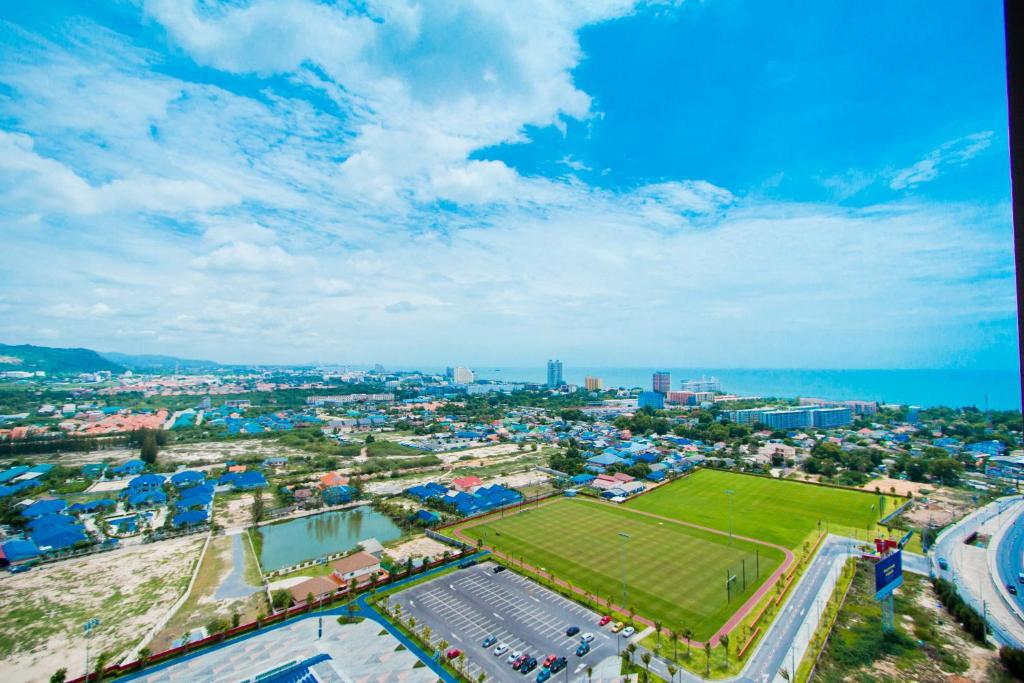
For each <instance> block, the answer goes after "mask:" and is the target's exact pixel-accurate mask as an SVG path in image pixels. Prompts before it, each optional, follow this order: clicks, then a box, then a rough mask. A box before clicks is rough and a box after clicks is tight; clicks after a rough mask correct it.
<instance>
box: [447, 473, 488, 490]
mask: <svg viewBox="0 0 1024 683" xmlns="http://www.w3.org/2000/svg"><path fill="white" fill-rule="evenodd" d="M483 483H484V480H483V479H481V478H480V477H474V476H473V475H469V476H466V477H459V478H458V479H453V480H452V485H453V486H454V487H455V488H457V489H458V490H459V491H465V492H466V493H469V492H470V491H471V490H472V489H475V488H476V487H477V486H482V485H483Z"/></svg>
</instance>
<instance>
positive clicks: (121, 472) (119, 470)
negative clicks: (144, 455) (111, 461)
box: [110, 460, 146, 477]
mask: <svg viewBox="0 0 1024 683" xmlns="http://www.w3.org/2000/svg"><path fill="white" fill-rule="evenodd" d="M145 471H146V463H144V462H142V461H141V460H129V461H128V462H126V463H123V464H121V465H118V466H117V467H113V468H111V470H110V473H111V474H113V475H115V476H118V477H130V476H133V475H136V474H142V473H143V472H145Z"/></svg>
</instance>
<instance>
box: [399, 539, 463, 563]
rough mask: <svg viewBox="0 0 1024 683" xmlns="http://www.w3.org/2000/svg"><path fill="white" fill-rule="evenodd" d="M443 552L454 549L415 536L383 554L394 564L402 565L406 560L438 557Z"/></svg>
mask: <svg viewBox="0 0 1024 683" xmlns="http://www.w3.org/2000/svg"><path fill="white" fill-rule="evenodd" d="M445 550H454V549H453V548H451V547H450V546H447V545H445V544H444V543H441V542H440V541H435V540H434V539H432V538H427V537H426V536H417V537H416V538H413V539H410V540H408V541H406V542H405V543H400V544H398V545H396V546H393V547H391V548H388V549H387V550H385V551H384V552H385V554H387V556H388V557H390V558H391V560H392V561H393V562H394V563H395V564H402V563H403V562H405V561H406V559H408V558H414V559H415V558H418V557H431V558H433V557H440V556H441V555H442V554H444V551H445Z"/></svg>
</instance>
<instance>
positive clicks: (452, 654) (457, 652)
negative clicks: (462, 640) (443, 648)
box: [446, 647, 462, 659]
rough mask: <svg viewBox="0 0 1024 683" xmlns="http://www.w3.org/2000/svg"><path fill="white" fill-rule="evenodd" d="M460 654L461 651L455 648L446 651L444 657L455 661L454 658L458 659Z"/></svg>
mask: <svg viewBox="0 0 1024 683" xmlns="http://www.w3.org/2000/svg"><path fill="white" fill-rule="evenodd" d="M461 654H462V650H460V649H459V648H457V647H453V648H451V649H450V650H448V652H447V653H446V656H447V657H448V659H455V658H456V657H458V656H459V655H461Z"/></svg>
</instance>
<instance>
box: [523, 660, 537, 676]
mask: <svg viewBox="0 0 1024 683" xmlns="http://www.w3.org/2000/svg"><path fill="white" fill-rule="evenodd" d="M536 668H537V658H536V657H530V658H529V659H527V660H526V661H525V662H523V666H522V668H520V669H519V673H521V674H528V673H530V672H531V671H533V670H534V669H536Z"/></svg>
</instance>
